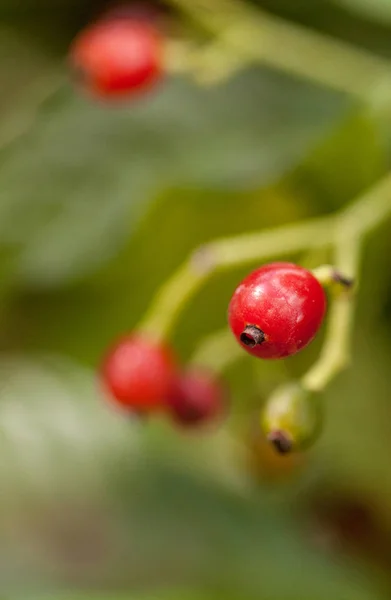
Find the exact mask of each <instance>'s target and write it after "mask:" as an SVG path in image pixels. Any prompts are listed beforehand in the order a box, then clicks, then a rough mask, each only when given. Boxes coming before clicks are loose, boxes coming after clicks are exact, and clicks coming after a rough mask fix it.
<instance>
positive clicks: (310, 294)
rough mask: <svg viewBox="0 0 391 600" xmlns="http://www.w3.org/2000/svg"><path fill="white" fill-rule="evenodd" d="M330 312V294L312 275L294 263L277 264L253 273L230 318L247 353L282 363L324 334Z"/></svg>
mask: <svg viewBox="0 0 391 600" xmlns="http://www.w3.org/2000/svg"><path fill="white" fill-rule="evenodd" d="M325 311H326V295H325V292H324V290H323V288H322V286H321V284H320V283H319V281H318V280H317V279H316V278H315V277H314V275H313V274H312V273H311V272H310V271H307V269H304V268H303V267H300V266H298V265H295V264H291V263H272V264H269V265H264V266H262V267H260V268H259V269H256V270H255V271H253V272H252V273H250V275H248V276H247V277H246V278H245V279H244V280H243V281H242V282H241V283H240V285H239V286H238V287H237V288H236V290H235V292H234V294H233V296H232V299H231V302H230V305H229V309H228V320H229V325H230V327H231V330H232V332H233V334H234V336H235V337H236V339H237V340H238V342H239V343H240V345H241V346H242V347H243V348H244V349H245V350H246V351H247V352H249V353H250V354H252V355H253V356H257V357H258V358H266V359H273V358H274V359H276V358H285V357H287V356H291V355H292V354H296V352H298V351H299V350H302V349H303V348H305V346H307V345H308V344H309V343H310V342H311V341H312V340H313V338H314V337H315V335H316V333H317V332H318V330H319V328H320V326H321V324H322V321H323V318H324V315H325Z"/></svg>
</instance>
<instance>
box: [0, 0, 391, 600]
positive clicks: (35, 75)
mask: <svg viewBox="0 0 391 600" xmlns="http://www.w3.org/2000/svg"><path fill="white" fill-rule="evenodd" d="M243 1H244V0H243ZM210 3H211V5H212V4H213V0H210ZM103 4H104V3H97V2H92V1H87V0H78V1H76V0H23V1H20V2H19V1H17V0H1V2H0V27H1V32H0V48H1V51H0V82H1V96H0V307H1V312H0V318H1V322H0V345H1V355H0V595H1V598H4V599H6V600H24V599H26V600H27V599H29V598H31V599H33V598H36V599H37V600H38V598H39V600H42V599H43V598H46V597H47V598H48V599H49V598H50V600H56V599H57V598H58V599H59V600H60V599H68V598H69V599H72V600H95V599H96V600H98V599H101V600H125V599H126V600H133V599H137V600H138V599H140V600H142V599H145V600H155V599H156V600H158V599H160V598H162V600H215V599H219V598H222V599H227V600H229V599H232V600H234V599H238V600H246V599H250V598H257V599H258V600H263V599H264V600H307V599H308V600H326V599H327V600H329V599H330V598H335V599H336V600H337V599H338V600H350V599H352V600H361V599H362V600H367V599H368V600H371V599H377V598H379V599H382V598H389V597H390V596H391V576H390V574H391V468H390V456H391V403H390V397H391V378H390V363H391V275H390V273H391V224H390V222H388V224H387V223H384V226H382V227H381V228H380V229H379V230H378V231H377V232H376V234H375V235H374V236H372V237H371V239H370V240H369V241H368V244H366V246H365V254H364V263H363V265H362V273H361V278H362V286H361V290H360V295H359V303H358V314H357V319H356V327H355V338H354V362H353V366H352V367H351V368H350V369H349V370H348V371H347V372H345V373H344V374H343V375H341V376H340V377H338V379H337V380H336V381H335V383H333V384H332V385H331V386H330V389H329V390H328V391H327V393H326V394H325V399H324V402H325V406H326V423H325V430H324V433H323V435H322V437H321V439H320V440H319V442H318V443H317V445H316V446H315V447H314V448H313V449H312V450H311V451H310V452H309V453H308V456H303V457H299V458H298V459H294V460H291V459H289V460H288V459H287V461H286V462H281V461H280V460H277V459H275V458H273V456H272V455H270V453H269V451H268V450H267V449H266V447H265V445H264V444H263V443H262V441H260V440H258V439H257V437H256V434H254V431H256V418H257V410H258V408H259V407H260V405H261V403H262V401H263V400H264V398H265V397H266V396H267V394H268V393H269V392H270V390H271V389H273V387H274V385H275V384H276V383H278V382H279V381H280V380H281V378H285V377H288V376H295V375H298V374H299V373H302V372H303V371H304V369H305V368H306V367H308V366H309V365H310V364H312V362H313V360H314V359H315V357H316V356H317V353H318V351H319V348H320V342H321V340H320V339H319V340H317V341H316V342H315V343H314V344H313V345H311V347H310V348H308V349H307V350H305V351H304V352H303V353H302V354H301V355H300V356H299V357H297V358H294V359H291V360H289V361H287V362H286V364H285V365H282V364H281V363H279V364H278V365H274V364H266V365H263V364H261V365H260V364H258V362H257V361H254V360H253V359H252V358H250V357H243V360H242V361H241V362H240V363H238V364H237V365H236V366H234V367H232V368H231V369H230V370H229V372H228V373H227V379H228V381H229V383H230V386H231V393H232V417H231V419H230V420H229V425H227V426H226V427H225V428H222V429H221V430H219V431H218V432H215V431H214V432H211V433H202V434H189V433H188V434H186V435H185V434H183V433H181V432H178V431H176V430H175V429H174V428H173V427H172V426H171V425H170V424H168V423H166V422H157V421H156V422H155V421H153V422H151V423H149V424H148V425H146V424H143V423H140V422H139V421H137V420H134V421H133V420H131V419H129V420H125V419H124V418H123V417H122V416H120V415H118V414H117V413H116V412H115V411H113V410H112V408H111V407H110V406H108V405H107V403H105V401H104V399H103V398H102V395H101V392H100V390H99V385H98V384H97V381H96V369H97V365H98V364H99V361H100V358H101V356H102V353H103V352H104V351H105V348H106V346H107V344H109V343H110V342H111V341H112V339H113V338H115V337H116V336H117V335H118V334H121V333H123V332H124V331H127V330H131V329H132V327H133V326H134V325H135V324H136V323H137V322H138V320H139V319H140V317H141V316H142V315H143V311H144V310H145V308H146V306H147V305H148V303H149V302H150V300H151V299H152V297H153V294H154V292H155V291H156V289H157V287H158V286H159V284H161V283H162V282H163V281H164V280H165V279H166V278H167V277H168V276H169V275H170V274H171V273H172V272H173V270H174V269H175V268H176V267H177V266H179V264H180V263H181V262H182V261H183V260H184V259H185V258H186V256H187V255H188V254H189V252H190V251H191V250H192V249H193V248H194V247H196V246H197V245H199V244H200V243H201V242H203V241H208V240H211V239H213V238H215V237H216V236H220V235H228V234H230V235H232V234H235V233H242V232H245V231H254V230H260V229H267V228H270V227H272V226H275V225H278V224H282V223H288V222H293V221H298V220H301V219H303V218H307V217H310V216H316V215H321V214H326V213H329V212H331V211H333V210H335V209H337V208H339V207H341V206H343V205H344V204H345V203H346V202H348V201H350V200H352V199H353V198H354V197H355V196H357V195H359V194H360V192H362V191H364V190H365V189H367V188H368V187H369V186H370V185H371V184H373V183H374V182H375V181H376V180H377V179H378V178H379V177H380V176H381V175H382V174H384V173H385V172H386V171H387V168H388V167H389V164H390V158H391V156H390V147H391V144H390V141H391V123H390V121H389V120H388V119H387V117H386V116H383V117H382V118H381V119H380V118H376V117H375V116H374V114H373V112H372V111H370V110H369V109H367V108H366V107H365V106H364V105H363V104H360V103H359V102H358V101H357V100H353V99H351V98H349V97H347V96H343V95H342V94H337V93H333V92H331V91H328V90H325V89H322V88H320V87H316V86H312V85H311V84H310V83H307V82H303V81H299V80H297V79H294V78H290V77H288V76H286V75H283V74H281V73H277V72H274V71H273V70H271V69H266V68H262V67H260V66H259V67H256V66H252V67H251V68H246V69H243V70H242V71H241V72H240V73H237V74H235V75H234V76H232V77H231V78H230V79H229V80H227V81H225V82H221V83H220V84H219V85H215V86H210V87H206V86H205V87H202V86H199V85H196V84H195V83H193V82H192V81H191V78H186V77H182V78H179V77H177V78H173V77H168V78H167V80H166V81H165V82H164V83H163V84H162V85H161V86H160V88H159V89H158V90H156V92H155V93H153V94H151V95H149V96H147V97H143V98H140V99H138V100H136V101H132V102H130V103H129V104H128V105H126V106H123V107H117V106H116V107H110V106H104V105H100V104H99V103H97V102H93V101H91V100H90V99H87V98H85V97H83V96H82V95H81V94H80V93H79V92H78V91H75V90H74V88H73V86H72V85H71V82H70V81H69V77H68V73H67V69H66V53H67V49H68V47H69V44H70V42H71V40H72V39H73V37H74V35H75V34H76V32H77V31H79V30H80V29H81V28H82V27H83V26H85V25H86V24H87V23H88V21H89V20H90V19H91V18H94V16H95V15H96V14H97V12H98V11H99V10H100V8H101V7H102V5H103ZM258 4H259V5H260V6H262V7H263V8H265V9H267V10H269V11H273V12H275V13H276V14H279V15H281V16H282V17H284V18H286V19H288V20H291V21H293V22H298V23H303V24H305V25H306V26H308V27H311V28H312V29H315V30H319V31H322V32H326V33H329V34H331V35H332V36H335V37H336V38H340V39H344V40H347V41H349V42H351V43H354V44H356V45H357V46H358V47H362V48H366V49H368V50H371V51H373V52H375V53H377V54H378V55H383V56H385V57H389V58H391V2H390V1H389V0H334V1H332V0H329V1H326V0H324V1H321V0H265V1H264V2H258ZM172 18H173V20H174V21H176V28H178V29H180V27H181V18H182V17H181V15H179V14H177V15H176V14H173V15H172ZM280 44H283V40H276V48H277V47H278V45H280ZM335 69H338V65H335ZM390 202H391V198H390ZM292 258H293V259H297V260H299V261H300V262H301V263H302V264H307V265H311V266H315V265H316V264H318V263H321V262H324V260H325V258H326V257H325V256H324V255H323V254H322V253H318V254H316V255H311V256H308V255H305V256H300V257H292ZM246 271H248V268H247V269H244V270H243V269H242V270H236V271H235V272H232V273H228V274H224V275H219V276H216V277H215V278H213V279H212V280H211V281H210V282H209V283H208V284H207V285H206V286H205V288H204V289H203V290H202V292H201V293H200V294H199V295H198V296H197V298H196V299H195V300H194V301H193V302H191V303H190V305H189V306H188V307H187V309H186V311H185V312H184V313H183V316H182V318H181V320H180V323H179V326H178V328H177V330H176V333H175V336H174V339H173V344H174V346H175V348H176V349H177V351H178V353H179V354H180V356H181V358H182V360H183V361H185V360H186V359H187V358H188V357H189V356H190V355H191V354H192V352H193V351H194V350H195V349H196V347H197V344H198V342H199V341H200V340H201V339H202V338H203V336H204V335H206V334H209V333H211V332H213V331H214V330H216V329H219V328H221V327H223V326H224V325H225V322H226V307H227V304H228V301H229V298H230V295H231V293H232V290H233V288H234V286H235V284H236V283H237V281H238V280H239V279H240V277H241V276H242V275H243V274H244V273H245V272H246ZM254 419H255V425H254Z"/></svg>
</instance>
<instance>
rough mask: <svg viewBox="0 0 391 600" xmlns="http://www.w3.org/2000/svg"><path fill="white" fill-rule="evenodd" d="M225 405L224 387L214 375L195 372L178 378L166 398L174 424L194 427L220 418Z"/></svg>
mask: <svg viewBox="0 0 391 600" xmlns="http://www.w3.org/2000/svg"><path fill="white" fill-rule="evenodd" d="M226 401H227V393H226V389H225V386H224V385H222V383H221V382H220V381H219V380H218V379H217V378H216V377H215V375H213V374H212V373H209V372H207V371H204V370H201V369H195V368H193V369H188V370H187V371H185V372H183V373H181V374H180V375H179V376H178V378H177V379H176V381H175V383H174V386H173V388H172V390H171V393H170V395H169V397H168V398H167V406H168V409H169V411H170V413H171V415H172V417H173V419H174V421H176V422H177V423H178V424H180V425H184V426H189V427H191V426H196V425H201V424H204V423H208V422H210V421H214V420H216V419H217V418H218V417H221V416H222V414H223V412H224V410H225V407H226Z"/></svg>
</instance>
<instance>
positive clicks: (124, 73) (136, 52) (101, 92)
mask: <svg viewBox="0 0 391 600" xmlns="http://www.w3.org/2000/svg"><path fill="white" fill-rule="evenodd" d="M70 62H71V65H72V67H73V69H74V70H75V72H76V73H77V74H78V76H79V78H80V80H81V83H82V84H83V86H84V87H85V88H86V89H87V90H88V91H89V92H92V93H93V94H95V95H97V96H100V97H104V98H110V97H123V96H126V95H130V94H134V93H135V92H137V91H140V90H145V89H146V88H149V87H150V86H152V85H153V84H154V83H156V81H157V80H158V79H159V78H160V75H161V71H162V64H161V62H162V40H161V38H160V35H159V33H158V31H157V30H156V29H155V28H154V27H152V26H150V25H148V23H146V22H143V21H141V20H130V19H108V20H106V21H101V22H98V23H96V24H94V25H91V26H90V27H88V28H87V29H85V30H84V31H82V32H81V33H80V34H79V35H78V36H77V37H76V39H75V40H74V42H73V45H72V47H71V50H70Z"/></svg>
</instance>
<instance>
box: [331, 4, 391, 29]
mask: <svg viewBox="0 0 391 600" xmlns="http://www.w3.org/2000/svg"><path fill="white" fill-rule="evenodd" d="M334 2H335V3H336V4H340V5H342V6H344V7H346V8H348V9H349V10H351V11H352V12H353V13H357V14H358V15H360V16H362V17H366V18H369V19H373V20H375V21H378V22H379V23H381V24H384V23H387V24H389V23H391V3H390V0H334Z"/></svg>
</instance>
